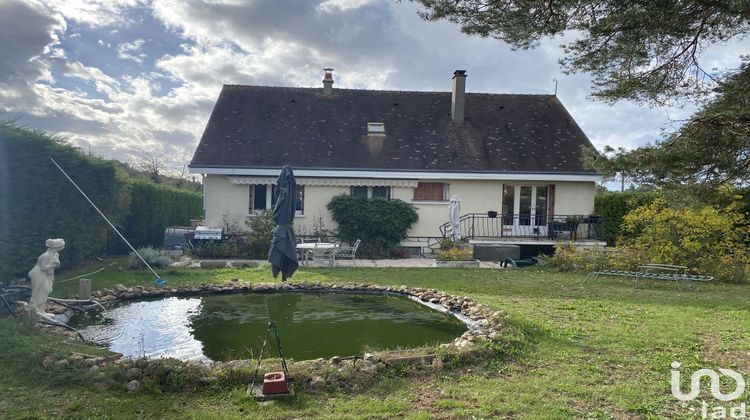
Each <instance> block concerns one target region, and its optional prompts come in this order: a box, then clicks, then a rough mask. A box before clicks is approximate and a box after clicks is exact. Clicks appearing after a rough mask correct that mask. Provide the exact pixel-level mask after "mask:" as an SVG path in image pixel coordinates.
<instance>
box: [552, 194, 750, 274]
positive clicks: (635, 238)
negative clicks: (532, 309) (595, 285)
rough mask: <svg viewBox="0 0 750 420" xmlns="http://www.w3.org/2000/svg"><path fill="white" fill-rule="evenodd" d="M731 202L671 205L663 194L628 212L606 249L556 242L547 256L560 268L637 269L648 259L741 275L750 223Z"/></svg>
mask: <svg viewBox="0 0 750 420" xmlns="http://www.w3.org/2000/svg"><path fill="white" fill-rule="evenodd" d="M743 221H744V218H743V215H742V214H741V213H739V212H737V211H735V210H733V209H732V208H731V207H730V208H728V209H725V210H723V211H719V210H717V209H715V208H713V207H710V206H704V207H701V208H697V209H691V208H688V209H672V208H669V207H667V205H666V203H665V202H664V200H662V199H656V200H654V201H653V202H652V203H651V204H647V205H645V206H642V207H639V208H637V209H635V210H632V211H631V212H629V213H628V214H627V215H626V216H625V217H624V219H623V224H622V232H623V235H622V237H621V240H620V241H619V242H618V246H617V247H616V248H614V249H611V251H609V252H603V251H601V250H595V249H594V250H580V249H576V248H575V247H573V246H570V245H562V244H559V245H557V246H556V247H555V255H554V256H553V257H552V258H551V260H550V262H551V263H552V264H553V265H554V266H556V267H557V268H558V269H559V270H561V271H579V270H581V271H593V270H597V269H601V268H604V267H607V268H613V269H620V270H637V269H638V266H639V265H642V264H646V263H659V264H675V265H684V266H686V267H689V268H690V269H691V272H692V273H695V274H702V275H709V276H714V277H716V278H717V279H718V280H723V281H735V282H742V281H744V280H745V277H746V273H747V269H748V266H749V265H750V254H748V249H747V242H746V241H747V239H748V237H750V229H749V228H748V227H747V225H746V224H743Z"/></svg>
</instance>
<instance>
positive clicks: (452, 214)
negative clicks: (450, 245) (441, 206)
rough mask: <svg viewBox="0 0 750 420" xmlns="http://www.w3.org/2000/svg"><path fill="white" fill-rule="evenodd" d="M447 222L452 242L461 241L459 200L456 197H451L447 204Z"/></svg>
mask: <svg viewBox="0 0 750 420" xmlns="http://www.w3.org/2000/svg"><path fill="white" fill-rule="evenodd" d="M448 221H449V222H450V224H451V225H450V235H451V239H452V240H453V242H458V241H460V240H461V226H460V222H461V198H459V197H458V196H457V195H454V196H452V197H451V201H450V203H448Z"/></svg>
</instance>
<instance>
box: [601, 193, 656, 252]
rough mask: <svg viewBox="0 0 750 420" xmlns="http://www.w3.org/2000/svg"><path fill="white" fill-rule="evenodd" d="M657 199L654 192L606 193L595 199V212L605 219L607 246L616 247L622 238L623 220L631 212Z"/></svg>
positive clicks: (603, 227)
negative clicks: (621, 227)
mask: <svg viewBox="0 0 750 420" xmlns="http://www.w3.org/2000/svg"><path fill="white" fill-rule="evenodd" d="M655 198H656V193H654V192H630V191H628V192H606V193H604V194H599V195H597V196H596V197H595V199H594V212H595V213H596V214H598V215H600V216H602V218H603V219H604V220H603V222H602V229H603V230H604V238H603V239H604V240H605V241H607V244H609V245H614V244H615V243H616V242H617V238H618V236H620V225H621V224H622V218H623V217H625V215H626V214H628V212H629V211H630V210H633V209H636V208H638V207H640V206H642V205H644V204H648V203H650V202H652V201H654V199H655Z"/></svg>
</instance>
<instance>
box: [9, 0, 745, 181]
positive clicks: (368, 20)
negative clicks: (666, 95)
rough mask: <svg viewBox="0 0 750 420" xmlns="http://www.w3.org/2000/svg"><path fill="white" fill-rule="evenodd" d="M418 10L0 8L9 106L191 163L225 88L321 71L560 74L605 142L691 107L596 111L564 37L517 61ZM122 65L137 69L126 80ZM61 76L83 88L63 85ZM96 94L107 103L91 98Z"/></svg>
mask: <svg viewBox="0 0 750 420" xmlns="http://www.w3.org/2000/svg"><path fill="white" fill-rule="evenodd" d="M417 9H418V7H417V6H416V5H415V4H413V3H411V2H399V3H395V2H391V1H390V0H324V1H318V2H315V1H303V2H300V1H296V0H253V1H240V0H204V1H201V0H150V1H146V0H112V1H105V0H49V1H45V2H44V3H41V2H37V3H21V2H20V1H17V0H5V1H4V2H3V1H0V49H1V51H0V52H2V54H0V111H2V110H5V111H8V112H13V113H16V115H21V116H24V115H25V116H27V118H29V119H30V120H31V121H33V123H34V124H35V126H36V127H38V128H43V129H49V130H53V131H56V132H60V133H63V134H65V135H67V136H68V137H69V138H70V139H71V140H72V141H74V142H75V143H77V144H79V145H85V146H86V147H88V146H91V147H92V150H93V151H94V152H95V153H98V154H102V155H104V156H107V157H115V158H120V159H137V158H138V157H139V156H141V155H142V151H143V150H148V151H158V152H161V153H163V154H164V155H165V156H167V157H169V159H171V162H170V163H171V164H172V166H174V167H181V166H182V165H183V164H184V163H185V162H186V161H187V160H189V159H190V156H191V155H192V153H193V151H194V148H195V145H196V144H197V141H198V138H199V137H200V135H201V134H202V130H203V128H204V127H205V124H206V122H207V120H208V117H209V115H210V112H211V109H212V107H213V104H214V102H215V100H216V97H217V96H218V94H219V91H220V89H221V86H222V85H223V84H230V83H236V84H259V85H278V86H304V87H309V86H316V87H317V86H320V85H321V77H322V71H321V69H322V68H323V67H334V68H335V69H336V72H335V73H334V78H335V80H336V85H335V86H336V87H337V88H366V89H401V90H437V91H447V90H449V89H450V77H451V75H452V73H453V71H454V70H456V69H466V70H468V72H469V79H468V86H467V87H468V90H469V91H473V92H496V93H547V94H551V93H552V91H553V89H554V84H553V82H552V79H553V78H557V79H558V80H559V81H560V87H559V92H558V96H559V98H560V100H561V101H562V102H563V104H564V105H565V106H566V107H567V108H568V110H569V111H570V112H571V114H572V115H573V117H574V118H575V119H576V120H577V121H578V123H579V124H580V125H581V127H582V128H583V129H584V131H585V132H586V133H587V134H588V135H589V137H590V138H591V140H592V142H593V143H594V144H595V145H596V146H598V147H601V146H603V145H605V144H609V145H613V146H625V147H628V148H632V147H637V146H638V145H641V144H643V143H645V142H649V141H653V140H655V139H657V138H658V137H659V136H660V130H661V129H662V127H663V126H664V124H665V123H668V122H669V120H670V118H671V119H681V118H685V117H687V116H688V115H689V114H690V112H691V111H692V110H693V109H694V108H687V109H684V110H677V109H670V110H663V109H651V108H646V107H642V106H639V105H635V104H632V103H620V104H617V105H616V106H613V107H610V106H608V105H606V104H603V103H600V102H594V101H592V100H591V99H590V98H589V94H590V85H591V80H590V78H589V77H588V76H586V75H562V74H561V72H560V68H559V65H558V64H557V59H558V58H559V57H560V56H561V54H562V51H561V49H560V48H559V46H558V45H559V44H560V43H562V42H563V40H561V39H554V40H546V41H544V42H542V43H541V45H540V47H539V48H537V49H535V50H529V51H515V52H514V51H511V50H510V48H508V47H507V46H505V45H504V44H502V43H501V42H499V41H497V40H492V39H481V38H477V37H468V36H466V35H464V34H462V33H461V32H460V31H459V29H458V28H457V27H456V26H455V25H452V24H450V23H447V22H424V21H422V19H421V18H419V17H418V16H417V15H416V10H417ZM138 13H141V14H142V15H143V14H145V15H148V16H149V18H151V17H153V18H155V19H157V20H158V21H159V22H161V23H162V24H163V25H164V26H165V27H166V28H167V31H165V32H163V33H162V35H161V36H160V35H159V31H164V29H163V28H161V27H156V26H154V27H150V28H148V30H146V31H142V32H138V33H135V32H134V29H133V27H134V22H137V21H142V20H143V19H142V17H141V18H140V20H139V18H138ZM133 16H135V17H133ZM131 18H132V19H134V20H132V21H131V20H129V19H131ZM68 22H75V23H76V24H77V25H79V26H82V27H84V28H88V29H89V32H88V33H92V32H93V33H95V34H96V36H97V37H98V38H94V39H97V42H96V43H97V44H98V45H100V46H104V47H107V48H108V49H109V48H111V47H112V45H110V43H109V42H107V41H105V40H112V39H116V40H115V41H112V42H115V43H116V49H115V51H116V53H117V57H118V58H119V59H120V60H130V61H133V62H136V63H139V64H141V65H140V66H136V68H137V70H132V67H128V66H122V62H119V63H118V62H117V60H115V59H114V56H113V57H112V59H111V60H110V61H109V62H106V63H103V64H102V63H98V65H97V66H95V65H93V64H92V63H89V62H87V61H86V60H85V59H83V58H80V57H79V56H78V55H77V52H74V51H65V50H63V48H64V47H63V46H62V44H61V43H60V39H61V36H62V35H63V34H64V33H65V31H66V28H67V25H68ZM77 31H80V29H77ZM77 33H79V32H77ZM82 33H87V32H85V31H83V32H82ZM574 35H575V34H566V37H565V38H564V40H568V39H569V38H571V37H573V36H574ZM87 36H92V35H87ZM167 38H168V39H170V40H172V41H174V40H175V39H176V41H177V42H182V45H181V51H179V52H175V51H171V52H170V54H162V55H161V56H159V55H155V54H151V51H154V49H155V47H156V46H157V45H158V44H159V42H160V41H161V40H163V39H167ZM146 39H148V40H149V41H148V44H146V42H147V41H146ZM119 40H132V41H129V42H120V41H119ZM152 42H153V44H152ZM747 45H748V43H747V42H745V43H742V42H733V43H731V44H729V45H727V46H723V47H720V48H717V49H715V50H711V51H709V53H708V54H706V55H705V61H704V62H705V63H706V65H707V66H711V67H713V66H716V67H723V68H726V67H733V66H736V63H737V62H738V59H737V55H738V52H739V51H747ZM144 46H146V47H147V48H148V51H149V54H151V57H149V58H150V59H149V60H145V58H147V57H146V53H145V52H144V51H143V47H144ZM98 51H99V52H101V54H102V55H105V54H112V52H110V51H108V50H105V49H103V48H99V49H98ZM123 68H128V70H127V71H131V72H132V73H130V74H125V75H121V71H123ZM53 74H55V75H57V74H60V75H63V76H65V77H67V78H70V79H72V80H74V81H75V82H80V84H81V85H80V86H74V87H70V86H67V87H66V88H63V87H62V86H63V85H62V84H60V83H58V81H56V80H55V79H54V77H53ZM115 75H117V76H115ZM61 79H64V78H63V77H61ZM86 86H93V87H94V88H95V89H96V92H95V93H98V95H97V94H95V93H91V94H87V93H86V92H87V89H84V88H85V87H86ZM88 91H90V89H88ZM97 96H98V97H97Z"/></svg>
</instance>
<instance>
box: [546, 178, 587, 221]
mask: <svg viewBox="0 0 750 420" xmlns="http://www.w3.org/2000/svg"><path fill="white" fill-rule="evenodd" d="M595 194H596V184H594V183H593V182H556V183H555V214H565V215H587V214H591V213H593V212H594V195H595Z"/></svg>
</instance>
